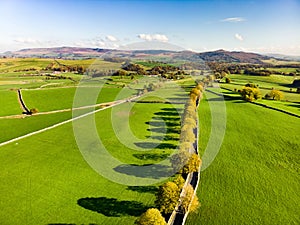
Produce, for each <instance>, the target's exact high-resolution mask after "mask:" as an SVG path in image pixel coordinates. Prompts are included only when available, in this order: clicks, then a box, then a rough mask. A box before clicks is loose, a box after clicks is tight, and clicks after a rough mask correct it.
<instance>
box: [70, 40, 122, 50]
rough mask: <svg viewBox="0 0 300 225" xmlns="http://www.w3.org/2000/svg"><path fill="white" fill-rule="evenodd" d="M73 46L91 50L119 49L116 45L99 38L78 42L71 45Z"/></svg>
mask: <svg viewBox="0 0 300 225" xmlns="http://www.w3.org/2000/svg"><path fill="white" fill-rule="evenodd" d="M73 45H75V46H77V47H91V48H107V49H116V48H119V45H118V44H116V43H112V42H111V41H104V40H102V39H99V38H95V39H86V40H80V41H77V42H75V43H73Z"/></svg>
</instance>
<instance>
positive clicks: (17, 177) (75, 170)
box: [0, 85, 186, 224]
mask: <svg viewBox="0 0 300 225" xmlns="http://www.w3.org/2000/svg"><path fill="white" fill-rule="evenodd" d="M49 90H52V89H49ZM157 92H158V93H157V95H158V96H164V97H165V100H167V101H174V100H176V101H183V102H184V99H185V98H186V97H184V96H180V97H179V96H177V95H178V93H176V92H172V85H171V87H169V88H167V89H164V90H158V91H157ZM107 93H108V92H106V95H105V96H106V97H107V98H109V95H108V94H107ZM179 94H180V93H179ZM147 95H148V97H145V98H144V99H145V100H147V101H148V100H149V99H150V98H151V97H150V95H151V93H148V94H147ZM181 95H182V94H181ZM27 97H28V96H27ZM154 98H156V99H158V98H159V97H154ZM144 99H142V100H144ZM131 105H132V106H133V108H132V110H131V116H130V126H131V129H132V130H133V133H134V134H136V136H138V137H139V138H140V142H137V143H134V144H135V145H136V147H138V148H140V150H139V151H134V150H131V149H130V148H127V147H126V146H124V145H123V144H122V143H120V142H119V141H118V139H117V138H116V136H115V133H114V130H113V128H112V126H111V119H112V118H111V111H112V109H106V110H103V111H100V112H98V113H97V114H96V115H95V116H96V117H95V119H96V124H97V130H98V134H99V136H100V138H101V140H102V142H103V144H104V146H105V147H106V148H107V150H108V151H109V152H110V153H111V155H112V156H114V157H116V158H118V159H119V160H120V161H121V162H122V163H127V164H128V163H129V164H135V165H144V164H149V163H155V162H158V161H160V160H162V159H163V158H166V157H167V156H168V155H169V153H171V152H172V151H173V150H174V149H176V147H177V145H178V140H179V132H180V124H178V121H179V120H180V116H179V113H180V109H182V107H183V105H182V104H176V105H172V104H162V103H125V104H124V105H120V106H116V108H117V110H118V112H119V111H120V112H122V111H123V110H124V109H126V108H127V106H131ZM124 107H125V108H124ZM174 107H178V112H177V108H174ZM54 115H55V116H54ZM69 116H70V113H58V114H53V115H43V116H42V115H41V116H32V117H27V118H25V119H19V120H15V119H10V120H3V121H4V123H1V124H2V126H3V129H8V132H7V133H5V135H4V137H6V138H5V139H7V138H8V137H10V138H12V137H14V135H16V136H19V135H22V134H24V133H28V132H30V131H31V129H33V130H37V129H40V128H43V127H44V126H49V125H51V124H55V123H57V122H59V121H60V120H65V119H67V118H69ZM89 117H91V116H89ZM83 119H85V118H83ZM121 119H122V118H121ZM43 120H44V122H43ZM55 120H57V121H55ZM45 121H47V122H45ZM162 121H165V124H166V126H167V132H166V135H164V134H163V133H162V132H161V129H162V128H161V126H164V124H161V122H162ZM12 126H14V127H17V126H18V127H21V126H24V129H20V131H15V130H12V129H9V127H12ZM72 133H73V132H72V125H71V123H69V124H66V125H63V126H60V127H57V128H55V129H52V130H49V131H46V132H43V133H40V134H36V135H34V136H31V137H28V138H25V139H23V140H19V141H17V142H14V143H12V144H8V145H5V146H2V147H1V151H0V161H1V162H2V163H1V166H0V167H1V179H2V181H3V182H1V185H0V189H1V193H3V195H2V197H1V201H0V207H1V208H2V211H1V213H0V221H1V223H2V222H4V223H5V224H30V223H32V224H70V223H75V224H133V222H134V220H135V219H136V217H137V216H139V215H140V214H141V213H142V212H144V211H145V210H146V208H148V207H151V206H153V203H154V199H155V198H154V193H155V191H156V189H157V187H156V185H155V186H149V187H143V186H142V187H140V186H139V187H132V186H127V185H121V184H117V183H114V182H111V181H109V180H108V179H106V178H104V177H102V176H100V175H98V174H97V173H96V172H95V171H93V169H92V168H90V167H89V166H88V164H87V163H86V161H84V159H83V158H82V155H81V154H80V151H79V149H78V147H77V145H76V141H75V138H74V135H73V134H72ZM151 134H152V136H151ZM149 136H151V138H149ZM2 141H3V140H2ZM29 146H30V147H29ZM153 146H157V147H155V148H154V149H152V148H153ZM141 150H142V151H141ZM116 171H117V172H118V173H120V174H121V175H122V174H123V173H124V175H126V174H127V175H128V172H127V171H126V170H124V168H123V167H119V168H116ZM129 176H130V174H129ZM132 176H134V175H132ZM143 176H144V177H145V178H147V176H149V178H151V179H153V174H148V175H147V174H145V175H143ZM154 179H156V178H155V177H154ZM166 179H168V177H166ZM16 187H17V188H16ZM8 214H9V215H10V214H14V216H9V217H8V218H7V217H6V216H5V215H8Z"/></svg>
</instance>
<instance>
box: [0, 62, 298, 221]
mask: <svg viewBox="0 0 300 225" xmlns="http://www.w3.org/2000/svg"><path fill="white" fill-rule="evenodd" d="M155 59H157V58H155ZM57 61H58V62H57ZM136 63H138V64H139V65H141V66H142V68H143V69H144V70H145V71H144V72H146V70H150V69H151V67H157V68H162V67H169V68H172V66H173V65H174V64H165V63H160V62H159V61H155V60H152V61H146V60H145V61H136ZM92 64H93V65H95V64H96V67H97V69H98V70H99V71H100V72H99V71H97V72H95V74H96V75H95V76H93V75H94V74H93V75H91V76H89V77H88V79H87V78H84V79H82V78H83V77H84V76H83V75H82V74H79V73H78V71H77V72H74V71H63V72H62V71H55V70H57V69H58V68H59V69H60V70H62V68H66V67H67V68H73V67H74V66H82V67H83V68H85V69H87V68H88V67H89V66H91V65H92ZM49 65H51V66H49ZM166 65H167V66H166ZM56 66H58V67H56ZM68 66H69V67H68ZM121 66H122V64H121V63H117V62H108V61H104V60H98V61H96V62H95V61H94V60H92V59H85V60H63V59H59V60H56V61H54V60H53V59H34V58H29V59H1V60H0V102H1V105H2V106H3V107H1V108H0V129H1V136H0V144H1V143H3V142H5V141H9V140H11V139H13V138H17V137H20V136H23V135H26V134H29V133H32V132H34V131H38V130H41V129H44V128H47V127H50V126H52V125H55V124H59V123H61V122H64V121H67V120H69V119H71V118H72V116H74V115H75V116H79V115H83V114H85V113H90V112H93V111H94V110H98V109H102V110H101V111H98V112H97V113H94V114H91V115H87V116H85V117H83V118H81V119H78V120H76V121H79V122H80V121H83V122H84V121H89V120H90V119H91V120H92V119H93V118H94V119H95V125H96V132H97V135H98V136H99V138H100V139H101V141H102V143H103V146H104V147H105V149H106V150H107V151H108V152H109V154H110V155H111V156H113V157H114V158H115V159H117V160H119V161H120V163H122V165H120V166H118V167H115V168H112V170H113V173H115V174H119V175H124V176H127V177H133V178H137V179H138V178H149V179H154V180H157V182H158V181H159V179H158V176H157V174H155V173H152V171H150V172H148V173H145V174H142V176H143V177H138V176H137V174H136V173H133V171H131V170H129V169H128V168H127V167H126V164H127V165H134V166H140V168H141V169H142V168H144V166H146V165H152V164H155V163H158V162H160V161H162V160H164V159H168V158H169V157H170V155H171V154H172V153H174V152H176V151H177V150H178V145H179V141H180V132H181V115H182V112H183V109H184V104H185V103H186V101H187V99H188V93H189V91H190V90H191V88H192V87H193V86H195V79H199V80H201V79H209V75H210V73H211V71H203V75H197V76H196V77H194V78H195V79H192V78H191V77H190V76H189V74H188V72H190V71H191V70H185V71H184V72H185V73H187V74H184V73H181V72H182V71H180V70H176V71H173V72H174V74H172V75H174V76H170V77H169V78H168V76H167V75H168V74H167V75H166V74H164V77H163V76H160V75H155V76H152V75H149V74H148V75H146V76H143V75H141V74H138V73H136V71H126V72H125V75H116V74H114V76H111V77H108V76H107V74H106V72H107V71H110V73H111V74H112V73H114V72H111V71H116V70H119V69H120V67H121ZM80 68H81V67H80ZM137 68H139V67H137ZM139 69H140V68H139ZM276 70H280V71H279V72H285V73H287V72H288V73H290V72H296V69H293V68H277V69H276ZM87 71H88V70H87ZM103 71H104V72H105V74H104V73H103V74H101V72H103ZM197 71H198V70H197ZM179 72H180V76H177V74H176V73H179ZM198 72H199V74H200V70H199V71H198ZM87 73H88V72H87ZM99 74H100V75H99ZM111 74H110V75H111ZM207 75H208V76H207ZM227 77H229V78H230V79H231V82H230V83H225V82H223V81H224V80H223V79H222V80H221V83H220V86H221V90H222V92H223V94H224V100H225V104H226V112H227V114H226V116H227V121H226V133H225V137H224V140H223V144H222V146H221V148H220V150H219V154H218V155H217V157H216V159H215V161H214V162H213V163H212V164H211V165H210V166H209V167H208V168H207V169H205V170H204V171H202V172H201V182H200V187H199V189H198V191H197V195H198V197H199V199H200V202H201V207H200V208H199V209H198V211H196V212H195V213H191V214H190V215H189V217H188V220H187V224H240V223H245V224H277V223H280V224H297V223H299V215H298V213H297V206H298V204H297V203H298V202H299V201H300V199H299V195H298V194H297V189H298V186H299V178H298V177H299V153H298V150H299V149H300V142H299V140H300V136H299V132H298V130H299V127H300V120H299V118H297V117H296V116H292V115H288V114H285V113H283V112H278V111H276V110H272V109H269V108H265V107H262V106H260V105H254V104H251V103H250V102H246V101H244V100H242V99H241V96H240V94H239V93H238V90H239V89H241V88H243V86H244V85H245V84H247V83H254V84H258V86H259V88H260V90H261V92H262V96H264V95H265V94H267V93H268V92H270V91H271V90H272V88H275V89H277V90H280V91H281V92H282V93H283V94H284V99H283V100H281V101H274V100H267V99H259V100H257V102H258V103H262V104H265V105H268V106H272V107H274V108H277V109H280V110H285V111H287V112H291V113H293V114H295V115H300V107H299V106H300V95H299V93H296V88H295V87H292V86H291V84H292V83H293V80H294V79H297V78H298V77H297V76H287V75H278V74H276V75H275V74H272V75H270V76H250V75H244V74H229V75H227ZM218 85H219V84H218V83H217V82H213V81H212V82H208V88H207V91H206V92H205V97H204V98H203V99H202V100H201V102H200V106H199V112H198V114H199V128H200V139H199V152H200V153H201V155H203V153H204V152H205V149H206V146H207V143H208V141H209V138H210V132H211V131H212V129H211V122H212V118H211V115H212V114H211V110H212V109H211V108H210V105H209V102H210V101H220V100H222V97H220V96H218V95H215V94H213V93H211V92H210V91H215V90H216V89H217V88H214V87H211V86H218ZM291 88H292V90H291ZM18 89H21V92H22V97H23V100H24V102H25V103H26V105H27V107H28V108H29V109H37V110H38V112H37V113H35V114H33V115H31V116H29V115H25V114H22V109H21V107H20V103H19V101H18V95H17V90H18ZM100 90H101V91H100ZM80 91H81V93H83V95H81V98H82V99H83V101H79V102H77V103H76V104H75V103H74V99H75V96H76V93H78V92H80ZM120 93H122V94H120ZM137 94H139V95H141V96H140V97H139V98H137V99H135V100H132V101H131V100H129V98H130V97H133V96H136V95H137ZM90 96H96V97H95V98H94V99H93V101H92V100H90ZM121 99H126V100H127V101H125V102H124V103H123V104H120V105H116V106H113V107H110V108H105V106H108V105H110V104H112V102H115V101H118V100H121ZM101 103H103V105H97V106H94V104H101ZM74 105H75V106H77V107H81V106H91V107H90V108H88V109H78V110H74V111H73V112H72V107H74ZM214 110H217V111H218V109H214ZM72 113H73V114H72ZM220 118H221V117H220ZM215 119H216V118H215ZM126 120H128V124H129V127H130V130H131V132H132V135H133V136H134V137H135V139H132V140H131V139H129V138H128V139H126V137H127V136H126V135H128V136H129V133H125V134H124V133H122V129H121V128H120V127H122V126H123V123H124V122H126ZM220 122H221V121H220ZM116 124H117V125H116ZM73 125H74V124H72V122H69V123H66V124H63V125H61V126H58V127H55V128H53V129H49V130H46V131H44V132H41V133H38V134H34V135H32V136H30V137H26V138H24V139H21V140H18V141H15V142H13V143H10V144H6V145H3V146H1V147H0V162H1V163H0V171H1V172H0V178H1V183H0V190H1V192H0V193H1V195H0V196H1V197H0V208H1V211H0V224H133V223H134V221H135V220H136V219H137V218H138V217H139V216H140V215H141V214H142V213H144V212H145V211H146V210H147V209H148V208H151V207H155V194H156V193H157V191H158V186H159V185H160V184H161V183H159V182H158V183H155V184H152V185H150V186H130V185H124V184H119V183H115V182H113V181H111V180H110V179H108V178H107V176H108V175H107V174H101V175H99V174H98V173H97V172H95V171H94V170H93V169H92V168H91V167H90V166H89V164H88V163H87V161H85V160H84V158H83V155H82V154H81V152H80V150H81V149H79V147H78V145H77V141H78V140H77V139H76V138H75V136H74V131H73V128H74V127H73ZM113 125H116V126H115V127H114V126H113ZM125 125H126V124H125ZM118 128H120V130H119V131H118ZM86 133H89V130H87V132H86ZM122 134H123V135H125V136H122ZM124 137H125V138H124ZM124 140H125V141H127V143H124V142H123V141H124ZM126 144H128V145H126ZM90 149H91V151H92V150H93V149H96V145H95V144H94V143H91V147H90ZM96 150H97V149H96ZM124 165H125V166H124ZM107 168H110V165H109V162H107ZM161 169H162V170H163V171H160V172H162V173H161V174H168V175H169V173H166V172H169V171H170V170H171V167H170V166H164V167H161ZM158 175H159V174H158ZM164 178H165V179H166V180H170V179H173V177H169V176H165V177H164ZM233 212H234V213H233ZM8 215H9V216H8ZM12 215H13V216H12Z"/></svg>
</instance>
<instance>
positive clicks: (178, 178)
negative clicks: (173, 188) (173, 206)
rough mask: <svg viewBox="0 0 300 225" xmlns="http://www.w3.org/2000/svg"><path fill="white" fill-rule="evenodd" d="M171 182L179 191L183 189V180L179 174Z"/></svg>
mask: <svg viewBox="0 0 300 225" xmlns="http://www.w3.org/2000/svg"><path fill="white" fill-rule="evenodd" d="M173 182H174V183H175V184H176V185H177V187H178V188H179V190H181V189H182V188H183V186H184V183H185V179H184V178H183V177H182V175H181V174H178V175H177V176H176V178H175V179H174V181H173Z"/></svg>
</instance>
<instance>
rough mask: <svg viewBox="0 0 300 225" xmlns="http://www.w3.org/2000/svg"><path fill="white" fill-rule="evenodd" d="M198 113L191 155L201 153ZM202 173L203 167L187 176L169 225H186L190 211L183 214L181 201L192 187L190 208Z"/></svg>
mask: <svg viewBox="0 0 300 225" xmlns="http://www.w3.org/2000/svg"><path fill="white" fill-rule="evenodd" d="M196 104H197V106H196V107H197V112H198V106H199V101H197V103H196ZM198 120H199V119H198V113H197V120H196V124H197V126H196V128H195V129H194V134H195V137H196V140H195V142H194V143H193V145H192V146H193V147H192V148H190V151H191V153H196V154H197V155H199V151H198V144H199V123H198ZM200 171H201V165H200V167H199V169H198V171H197V172H192V173H189V174H188V175H187V178H186V181H185V183H184V185H183V188H182V191H181V193H180V198H179V202H178V204H177V206H176V207H175V209H174V210H173V212H172V214H171V216H170V218H169V220H168V223H167V224H168V225H184V224H185V221H186V219H187V216H188V214H189V210H187V212H185V213H183V209H181V201H180V199H181V198H182V197H183V196H185V190H186V187H187V186H188V185H191V186H192V187H193V189H194V193H193V196H192V198H191V201H190V203H189V206H188V208H190V206H191V204H192V202H193V200H194V198H195V196H196V194H197V189H198V186H199V183H200Z"/></svg>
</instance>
